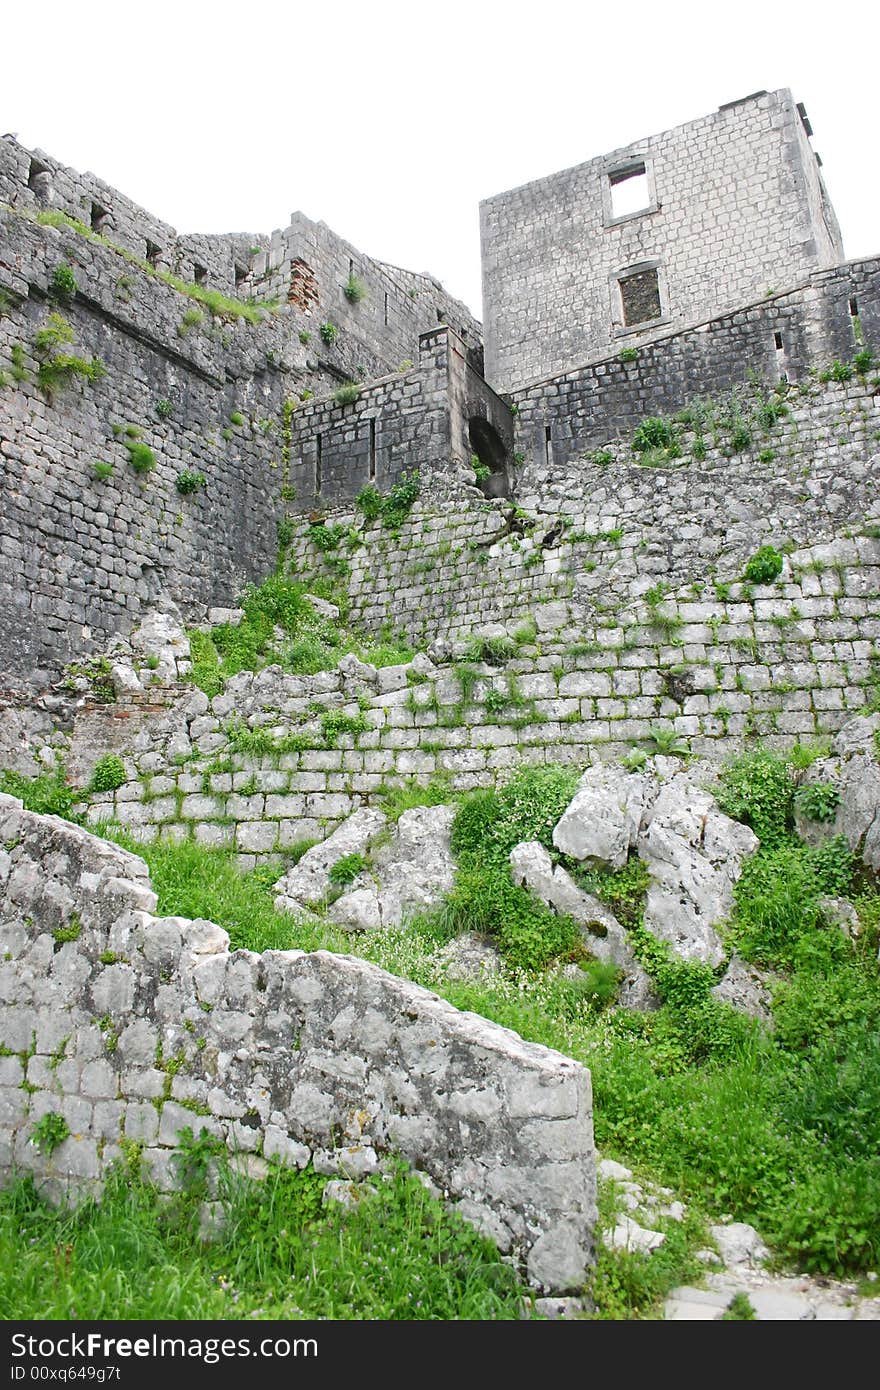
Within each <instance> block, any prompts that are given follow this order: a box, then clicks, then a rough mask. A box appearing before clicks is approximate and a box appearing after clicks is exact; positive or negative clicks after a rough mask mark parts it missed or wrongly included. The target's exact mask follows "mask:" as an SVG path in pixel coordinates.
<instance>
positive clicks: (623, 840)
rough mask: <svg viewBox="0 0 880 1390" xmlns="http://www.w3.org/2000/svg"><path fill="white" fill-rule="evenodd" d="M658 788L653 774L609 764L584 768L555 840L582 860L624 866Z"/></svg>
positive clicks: (559, 847)
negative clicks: (635, 771)
mask: <svg viewBox="0 0 880 1390" xmlns="http://www.w3.org/2000/svg"><path fill="white" fill-rule="evenodd" d="M655 792H656V783H655V781H654V779H653V778H652V777H647V776H645V775H644V774H642V773H632V772H626V771H625V770H624V769H623V768H621V767H616V766H614V765H613V764H605V763H599V764H597V765H596V766H595V767H591V768H588V769H587V771H586V772H585V773H584V775H583V777H582V778H581V779H580V781H579V782H578V788H577V791H576V792H575V795H574V798H573V800H572V801H571V803H570V805H569V806H568V807H567V809H566V811H565V813H564V814H563V816H562V818H561V820H560V821H559V822H558V824H557V826H556V828H555V830H554V831H553V843H554V845H555V846H556V848H557V849H558V850H561V851H562V853H563V854H568V855H570V856H571V858H572V859H578V860H580V861H581V862H582V863H587V864H592V865H597V866H599V867H602V868H607V869H622V868H623V866H624V864H625V863H626V861H627V858H628V856H629V852H630V850H631V849H632V847H633V846H634V845H635V843H636V839H637V838H638V834H639V830H640V828H641V826H642V824H643V821H644V819H645V816H646V814H647V810H648V807H649V806H650V804H651V801H652V798H653V796H654V794H655Z"/></svg>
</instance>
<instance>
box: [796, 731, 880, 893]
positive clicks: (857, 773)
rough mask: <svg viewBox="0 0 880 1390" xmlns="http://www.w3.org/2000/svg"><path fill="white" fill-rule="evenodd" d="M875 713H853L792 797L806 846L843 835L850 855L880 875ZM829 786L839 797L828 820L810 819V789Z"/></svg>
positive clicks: (879, 785) (879, 790)
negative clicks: (801, 791) (801, 790)
mask: <svg viewBox="0 0 880 1390" xmlns="http://www.w3.org/2000/svg"><path fill="white" fill-rule="evenodd" d="M878 731H880V714H872V715H857V716H856V718H855V719H850V720H849V721H848V722H847V723H846V724H844V726H843V728H842V729H841V730H840V731H839V732H838V734H837V735H836V737H835V739H834V742H833V744H832V745H831V756H830V757H828V758H820V759H819V760H818V761H817V762H815V763H813V764H812V765H811V766H810V767H809V768H808V770H807V772H806V775H805V777H804V782H803V787H804V792H805V794H804V795H803V796H801V797H796V798H795V820H796V825H797V830H798V833H799V834H800V835H801V836H802V838H803V839H805V840H806V841H807V843H808V844H821V842H822V841H823V840H826V839H828V838H830V837H831V836H832V835H843V836H844V838H845V839H846V842H847V844H848V845H849V847H850V849H851V850H852V851H853V853H854V854H856V855H858V856H859V857H860V858H861V859H862V861H863V862H864V863H865V864H866V865H867V866H868V868H869V869H873V871H874V872H875V873H880V765H878V761H877V752H878V749H877V742H876V736H877V734H878ZM823 783H825V784H829V785H831V786H833V787H834V788H835V789H836V791H837V794H838V802H837V807H836V810H835V813H834V817H833V819H832V820H814V819H813V818H812V817H811V816H810V815H809V814H808V813H807V807H808V805H809V799H808V796H807V795H806V792H807V791H808V789H809V787H810V786H815V785H822V784H823Z"/></svg>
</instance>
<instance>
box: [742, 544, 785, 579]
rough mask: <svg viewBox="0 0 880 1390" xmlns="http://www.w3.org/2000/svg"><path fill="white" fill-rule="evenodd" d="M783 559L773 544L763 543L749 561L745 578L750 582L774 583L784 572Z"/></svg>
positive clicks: (745, 570)
mask: <svg viewBox="0 0 880 1390" xmlns="http://www.w3.org/2000/svg"><path fill="white" fill-rule="evenodd" d="M782 566H783V559H782V556H781V555H780V553H779V551H778V550H777V549H776V548H775V546H772V545H762V546H761V549H760V550H757V551H756V552H755V554H754V555H753V556H752V557H751V559H750V560H749V561H748V563H747V565H746V567H745V569H744V570H743V578H744V579H745V580H746V581H747V583H749V584H772V583H773V581H774V580H775V579H778V578H779V576H780V574H781V573H782Z"/></svg>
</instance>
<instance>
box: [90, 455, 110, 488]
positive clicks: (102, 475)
mask: <svg viewBox="0 0 880 1390" xmlns="http://www.w3.org/2000/svg"><path fill="white" fill-rule="evenodd" d="M112 472H113V464H112V463H106V462H105V461H104V460H103V459H95V461H94V463H93V464H92V476H93V477H94V478H95V479H96V480H97V481H98V482H99V483H106V481H107V479H108V478H109V477H110V475H111V474H112Z"/></svg>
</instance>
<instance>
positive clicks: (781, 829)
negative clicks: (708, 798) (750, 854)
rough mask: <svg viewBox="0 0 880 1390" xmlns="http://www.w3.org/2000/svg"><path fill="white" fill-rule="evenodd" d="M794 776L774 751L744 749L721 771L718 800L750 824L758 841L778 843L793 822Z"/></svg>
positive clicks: (745, 822) (741, 819)
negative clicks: (747, 750) (746, 751)
mask: <svg viewBox="0 0 880 1390" xmlns="http://www.w3.org/2000/svg"><path fill="white" fill-rule="evenodd" d="M793 798H794V780H793V777H792V773H791V768H790V767H789V766H788V764H787V763H786V762H785V761H784V760H783V759H782V758H779V757H777V756H776V754H775V753H770V752H767V751H766V750H759V751H758V752H755V753H743V754H742V755H741V756H740V757H738V758H735V759H734V760H733V761H732V762H730V763H728V764H727V765H726V766H725V768H724V770H723V771H722V774H721V789H720V791H719V794H718V804H719V806H720V807H721V809H722V811H724V812H725V813H726V814H727V815H728V816H732V817H733V819H734V820H739V821H743V822H744V824H746V825H750V826H751V827H752V829H753V830H754V832H755V834H756V835H757V837H758V839H759V840H760V841H761V844H762V845H764V846H771V845H776V844H778V843H779V842H780V841H781V840H782V839H783V838H784V837H785V834H786V832H787V830H788V829H789V827H790V825H791V823H792V803H793Z"/></svg>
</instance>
